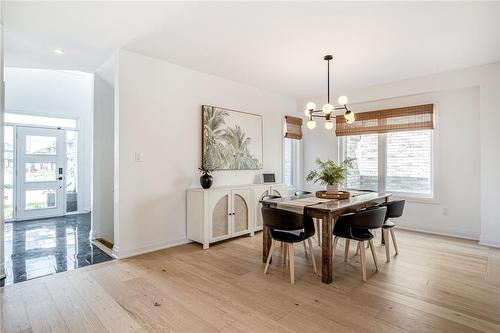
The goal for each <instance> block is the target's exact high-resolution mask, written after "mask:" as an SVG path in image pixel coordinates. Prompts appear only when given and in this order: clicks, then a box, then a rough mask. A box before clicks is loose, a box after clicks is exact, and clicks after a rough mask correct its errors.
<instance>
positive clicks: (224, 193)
mask: <svg viewBox="0 0 500 333" xmlns="http://www.w3.org/2000/svg"><path fill="white" fill-rule="evenodd" d="M268 194H271V195H279V196H286V195H288V187H287V186H286V185H283V184H252V185H241V186H231V187H218V188H217V187H215V188H211V189H207V190H205V189H201V188H199V189H198V188H196V189H189V190H188V193H187V236H188V239H190V240H193V241H195V242H198V243H201V244H203V248H204V249H208V247H209V244H210V243H213V242H217V241H220V240H223V239H228V238H232V237H236V236H240V235H245V234H249V235H252V236H253V234H254V232H255V231H257V230H261V229H262V214H261V212H260V207H261V204H260V202H259V201H260V199H261V198H262V197H263V196H265V195H268Z"/></svg>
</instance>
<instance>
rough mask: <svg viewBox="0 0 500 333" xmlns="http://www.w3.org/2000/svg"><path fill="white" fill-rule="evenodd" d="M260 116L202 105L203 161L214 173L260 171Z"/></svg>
mask: <svg viewBox="0 0 500 333" xmlns="http://www.w3.org/2000/svg"><path fill="white" fill-rule="evenodd" d="M262 127H263V124H262V116H261V115H257V114H253V113H247V112H241V111H235V110H230V109H224V108H220V107H216V106H211V105H203V106H202V131H203V133H202V161H203V163H204V164H206V165H207V166H209V167H211V168H212V169H215V170H258V169H262V154H263V153H262V151H263V137H262Z"/></svg>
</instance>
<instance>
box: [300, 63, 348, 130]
mask: <svg viewBox="0 0 500 333" xmlns="http://www.w3.org/2000/svg"><path fill="white" fill-rule="evenodd" d="M324 59H325V60H326V62H327V77H328V100H327V103H326V104H325V105H323V108H322V109H321V110H316V104H314V103H313V102H309V103H307V106H306V109H305V110H304V113H305V115H306V116H307V118H308V119H309V120H308V121H307V128H309V129H314V128H315V127H316V121H314V118H325V128H326V129H328V130H331V129H332V128H333V119H335V117H338V116H335V115H334V114H333V112H334V111H337V110H345V113H344V118H345V120H346V122H347V123H348V124H352V123H353V122H354V120H355V117H354V113H353V112H352V111H350V110H349V109H348V108H347V102H348V99H347V96H340V97H339V99H338V100H337V101H338V102H339V104H340V105H341V106H333V105H332V104H330V60H332V59H333V56H332V55H331V54H328V55H326V56H325V57H324ZM320 113H321V114H320Z"/></svg>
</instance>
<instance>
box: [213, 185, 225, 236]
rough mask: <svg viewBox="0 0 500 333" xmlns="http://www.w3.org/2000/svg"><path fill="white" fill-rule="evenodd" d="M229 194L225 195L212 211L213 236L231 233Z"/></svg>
mask: <svg viewBox="0 0 500 333" xmlns="http://www.w3.org/2000/svg"><path fill="white" fill-rule="evenodd" d="M228 202H229V200H228V196H227V195H225V196H223V197H222V198H221V199H220V200H219V201H218V202H217V204H216V205H215V208H214V211H213V213H212V237H214V238H215V237H220V236H225V235H228V234H229V218H228V215H229V207H228Z"/></svg>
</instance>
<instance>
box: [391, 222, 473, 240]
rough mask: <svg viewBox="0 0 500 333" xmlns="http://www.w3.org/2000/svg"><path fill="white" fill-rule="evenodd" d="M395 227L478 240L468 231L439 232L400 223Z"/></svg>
mask: <svg viewBox="0 0 500 333" xmlns="http://www.w3.org/2000/svg"><path fill="white" fill-rule="evenodd" d="M397 228H398V229H401V230H408V231H416V232H422V233H425V234H432V235H439V236H447V237H455V238H462V239H468V240H474V241H478V240H479V237H477V236H474V235H471V234H469V233H460V232H441V231H435V230H429V229H425V228H415V227H407V226H402V225H399V224H398V225H397Z"/></svg>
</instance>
